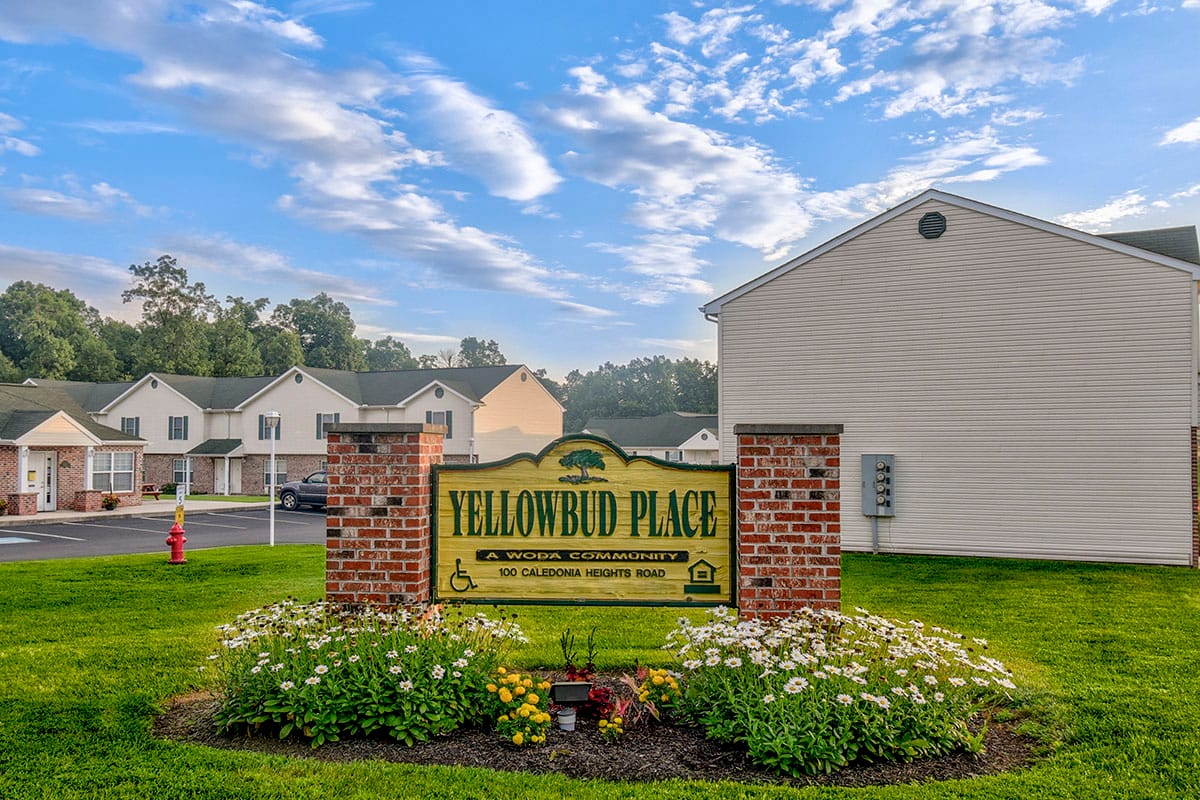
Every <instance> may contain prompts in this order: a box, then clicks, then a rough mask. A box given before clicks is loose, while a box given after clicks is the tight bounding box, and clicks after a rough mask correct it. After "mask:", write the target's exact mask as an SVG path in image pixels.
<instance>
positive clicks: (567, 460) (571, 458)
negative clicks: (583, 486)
mask: <svg viewBox="0 0 1200 800" xmlns="http://www.w3.org/2000/svg"><path fill="white" fill-rule="evenodd" d="M558 463H559V464H562V465H563V466H564V467H566V468H567V469H578V470H579V474H578V475H563V476H562V477H561V478H559V480H560V481H562V482H563V483H575V484H579V483H598V482H601V481H603V482H606V483H607V482H608V479H607V478H598V477H596V476H595V475H589V474H588V469H589V468H590V469H604V457H603V456H601V455H600V454H599V453H597V452H596V451H595V450H574V451H572V452H570V453H567V454H566V455H565V456H563V457H562V458H560V459H559V460H558Z"/></svg>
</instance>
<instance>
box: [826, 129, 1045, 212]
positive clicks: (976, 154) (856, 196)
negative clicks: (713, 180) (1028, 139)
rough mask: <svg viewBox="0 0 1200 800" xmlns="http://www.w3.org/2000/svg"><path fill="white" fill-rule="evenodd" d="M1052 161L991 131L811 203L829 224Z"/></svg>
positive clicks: (938, 147) (958, 138)
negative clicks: (948, 187)
mask: <svg viewBox="0 0 1200 800" xmlns="http://www.w3.org/2000/svg"><path fill="white" fill-rule="evenodd" d="M1046 163H1047V159H1046V158H1045V157H1044V156H1043V155H1041V154H1040V153H1039V152H1038V151H1037V149H1036V148H1033V147H1030V146H1027V145H1013V144H1008V143H1006V142H1004V141H1002V140H1001V139H1000V138H999V137H998V136H997V135H996V132H995V131H994V130H993V129H991V128H990V127H984V128H983V129H981V130H979V131H974V132H965V133H960V134H957V135H953V136H950V137H946V138H945V139H943V140H942V141H940V142H939V143H937V144H935V145H933V146H932V147H929V148H928V149H926V150H925V151H923V152H921V153H917V154H916V155H914V156H911V157H910V158H908V159H906V160H905V163H903V164H900V165H898V166H896V167H893V168H892V169H891V170H889V171H888V173H887V175H885V176H884V177H883V178H881V179H879V180H877V181H869V182H864V183H859V184H856V185H854V186H850V187H847V188H845V189H837V190H833V191H826V192H818V193H815V194H813V195H812V197H811V199H809V200H808V201H807V203H806V208H807V210H808V211H809V213H810V214H812V215H813V216H815V217H820V218H823V219H838V218H852V219H853V218H861V217H864V216H867V215H869V214H877V213H879V212H881V211H884V210H886V209H888V208H890V207H892V206H894V205H896V204H897V203H900V202H902V201H904V200H907V199H908V198H910V197H912V196H913V195H916V194H919V193H921V192H923V191H925V190H926V189H929V188H931V187H933V186H937V185H949V184H956V183H980V182H987V181H992V180H995V179H996V178H998V177H1000V176H1001V175H1003V174H1004V173H1007V172H1013V171H1015V170H1019V169H1026V168H1029V167H1036V166H1041V165H1043V164H1046Z"/></svg>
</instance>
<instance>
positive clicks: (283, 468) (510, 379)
mask: <svg viewBox="0 0 1200 800" xmlns="http://www.w3.org/2000/svg"><path fill="white" fill-rule="evenodd" d="M29 383H32V384H43V385H46V386H54V387H56V388H57V389H60V390H62V391H65V392H67V393H69V394H70V395H71V396H72V397H73V398H75V399H76V401H77V402H78V403H79V405H80V406H81V407H82V408H84V409H86V410H87V412H88V413H89V414H90V415H91V417H92V418H93V419H95V420H97V421H100V422H103V423H105V424H108V425H111V426H113V427H116V428H118V429H126V428H128V432H129V433H130V434H132V435H134V436H137V435H140V436H141V437H142V438H143V439H145V440H146V441H147V445H146V455H145V459H144V465H145V468H144V470H141V469H139V472H140V473H144V474H139V476H138V480H139V481H144V482H147V483H155V484H162V483H167V482H172V481H173V482H181V481H182V480H183V479H184V476H186V475H190V476H191V482H192V485H193V487H194V488H195V489H198V490H201V491H213V492H216V493H219V494H224V493H230V494H240V493H259V492H262V491H265V489H264V487H265V486H267V485H268V484H269V483H270V480H269V477H270V472H269V471H270V468H271V467H270V463H269V462H270V453H271V439H270V438H268V436H267V434H266V432H265V430H264V429H263V427H262V419H263V416H264V415H265V414H267V412H269V411H276V412H278V413H279V415H280V423H279V428H278V437H277V439H276V440H275V453H276V469H275V473H276V484H279V483H282V482H283V481H284V480H288V479H298V478H303V477H305V476H306V475H309V474H310V473H313V472H316V471H319V470H323V469H325V466H326V440H325V436H324V427H325V426H326V425H329V424H333V423H336V422H421V423H431V424H436V425H443V426H445V427H446V429H447V435H446V439H445V450H444V453H445V457H446V460H447V461H458V462H466V461H472V460H480V459H483V460H491V459H500V458H505V457H507V456H510V455H513V454H515V453H518V452H527V451H528V452H537V451H538V450H541V449H542V448H543V447H545V446H546V445H547V444H549V443H550V442H551V441H553V440H554V439H556V438H558V437H559V436H561V435H562V415H563V408H562V406H561V405H560V404H559V403H558V401H557V400H555V399H554V397H553V395H551V394H550V392H549V391H547V389H546V387H545V386H544V385H543V384H542V383H541V381H539V380H538V379H537V376H535V375H534V374H533V373H531V372H530V371H529V369H528V368H527V367H525V366H523V365H519V364H508V365H501V366H493V367H457V368H442V369H414V370H392V371H381V372H350V371H346V370H334V369H321V368H316V367H293V368H291V369H289V370H287V371H286V372H284V373H283V374H282V375H277V376H258V377H250V378H210V377H202V376H195V375H167V374H150V375H146V376H143V377H142V378H141V379H139V380H137V381H130V382H123V383H104V384H93V383H87V382H77V381H46V380H42V379H37V380H33V379H31V380H30V381H29Z"/></svg>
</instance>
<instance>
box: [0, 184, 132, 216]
mask: <svg viewBox="0 0 1200 800" xmlns="http://www.w3.org/2000/svg"><path fill="white" fill-rule="evenodd" d="M59 180H60V182H61V183H62V184H63V185H64V186H65V187H66V188H67V189H68V190H69V193H67V192H59V191H55V190H53V189H45V188H40V187H26V188H23V189H6V190H3V196H4V197H5V199H6V200H7V201H8V205H9V206H10V207H11V208H13V209H15V210H17V211H21V212H23V213H26V214H39V215H42V216H48V217H62V218H64V219H76V220H87V221H99V220H103V219H107V218H108V217H110V216H111V215H112V214H111V212H113V211H114V210H115V209H116V208H117V207H118V206H122V205H123V206H127V207H128V208H130V209H132V210H133V211H134V212H135V213H136V214H138V215H140V216H149V215H150V214H151V211H150V209H149V208H147V207H146V206H144V205H142V204H141V203H138V202H137V200H135V199H134V198H133V196H132V195H131V194H129V193H128V192H126V191H123V190H121V189H118V188H116V187H115V186H110V185H109V184H108V183H105V182H103V181H102V182H100V183H95V184H92V186H91V187H90V188H88V189H84V188H83V187H81V186H79V184H78V182H77V181H76V179H75V177H74V176H73V175H65V176H63V177H62V178H60V179H59Z"/></svg>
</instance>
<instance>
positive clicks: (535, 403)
mask: <svg viewBox="0 0 1200 800" xmlns="http://www.w3.org/2000/svg"><path fill="white" fill-rule="evenodd" d="M484 401H485V402H484V403H483V405H481V406H479V408H478V409H476V411H475V415H474V426H475V429H474V431H472V432H471V435H472V436H473V437H474V439H475V451H476V452H475V455H476V456H477V458H478V460H479V461H497V460H499V459H502V458H507V457H508V456H510V455H512V454H514V453H536V452H538V451H539V450H541V449H542V448H543V447H545V446H546V445H547V444H549V443H550V442H551V441H553V440H555V439H557V438H558V437H560V436H562V433H563V430H562V415H563V407H562V405H561V404H560V403H559V402H558V401H557V400H555V399H554V396H553V395H552V394H550V393H549V392H548V391H547V390H546V387H545V386H543V385H542V383H541V382H540V381H539V380H538V379H537V376H536V375H534V374H533V373H532V372H530V371H529V369H528V368H526V367H521V369H520V370H518V371H517V372H514V373H513V374H511V375H509V376H508V377H507V378H505V379H504V380H503V381H501V382H500V383H498V384H497V385H496V387H495V388H494V389H492V390H491V391H490V392H488V394H487V395H486V396H485V397H484ZM447 444H449V443H448V442H447Z"/></svg>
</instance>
